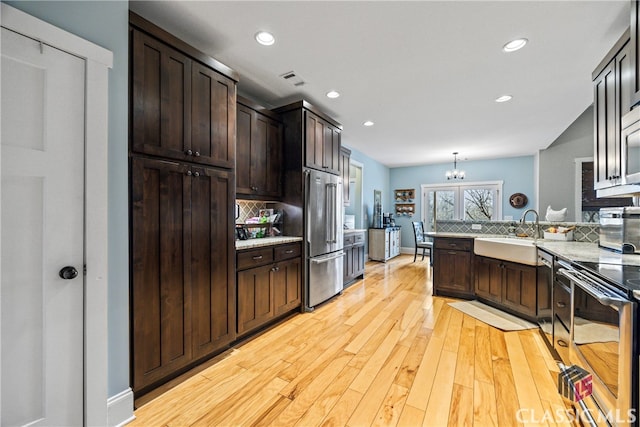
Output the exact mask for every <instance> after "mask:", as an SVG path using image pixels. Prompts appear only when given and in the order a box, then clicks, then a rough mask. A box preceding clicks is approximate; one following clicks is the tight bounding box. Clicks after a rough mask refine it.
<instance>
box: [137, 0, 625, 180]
mask: <svg viewBox="0 0 640 427" xmlns="http://www.w3.org/2000/svg"><path fill="white" fill-rule="evenodd" d="M130 8H131V10H133V11H134V12H136V13H138V14H140V15H141V16H143V17H145V18H147V19H148V20H150V21H152V22H154V23H156V24H157V25H159V26H160V27H162V28H164V29H165V30H167V31H169V32H171V33H173V34H174V35H176V36H177V37H179V38H181V39H183V40H184V41H186V42H188V43H189V44H191V45H193V46H195V47H196V48H198V49H200V50H201V51H203V52H205V53H207V54H209V55H211V56H213V57H214V58H216V59H217V60H219V61H220V62H222V63H224V64H225V65H228V66H229V67H231V68H233V69H234V70H236V71H237V72H238V73H239V74H240V82H239V84H238V90H239V93H241V94H243V95H245V96H248V97H252V98H254V99H255V100H258V101H260V102H262V103H263V104H265V106H267V107H275V106H280V105H284V104H286V103H288V102H290V101H294V100H298V99H301V98H304V99H306V100H307V101H309V102H311V103H312V104H315V105H317V106H318V107H320V108H322V109H323V110H325V111H326V112H327V113H328V114H329V115H331V116H332V117H334V118H335V119H336V120H338V121H339V122H340V123H342V124H343V126H344V131H343V136H342V141H343V143H344V144H346V145H348V146H350V147H352V148H355V149H357V150H359V151H361V152H363V153H364V154H366V155H368V156H369V157H372V158H373V159H375V160H377V161H379V162H381V163H383V164H385V165H387V166H389V167H396V166H407V165H416V164H428V163H445V162H451V161H452V160H453V155H452V152H454V151H459V152H460V157H461V158H462V159H463V160H465V159H468V160H478V159H483V158H496V157H512V156H521V155H531V154H534V153H536V152H537V151H538V150H539V149H543V148H546V147H547V146H549V145H550V144H551V143H552V142H553V141H554V140H555V139H556V138H557V137H558V136H559V135H560V134H561V133H562V132H563V131H564V130H565V129H566V128H567V127H568V126H569V125H570V124H571V123H572V122H573V121H574V120H575V119H576V118H577V117H578V116H579V115H580V114H581V113H582V112H583V111H584V110H585V109H586V108H587V107H588V106H589V105H590V104H591V103H592V100H593V93H592V86H591V72H592V71H593V69H594V68H595V67H596V66H597V65H598V63H599V62H600V60H601V59H602V58H603V57H604V55H605V54H606V53H607V52H608V51H609V49H610V48H611V47H612V46H613V44H614V43H615V42H616V40H617V39H618V38H619V37H620V35H621V34H622V33H623V32H624V30H625V29H626V28H627V27H628V25H629V1H628V0H620V1H617V0H608V1H577V0H574V1H548V2H543V1H496V2H492V1H469V2H462V1H442V2H441V1H409V2H400V1H386V2H385V1H350V2H342V1H339V2H326V1H284V2H268V1H258V2H250V1H233V2H220V1H194V2H191V1H132V2H130ZM258 30H267V31H270V32H272V33H273V34H274V35H275V37H276V43H275V44H274V45H272V46H269V47H265V46H261V45H258V44H257V43H256V42H255V39H254V34H255V33H256V32H257V31H258ZM519 37H525V38H528V39H529V44H528V45H527V46H526V47H525V48H524V49H522V50H520V51H517V52H514V53H511V54H506V53H504V52H502V49H501V48H502V46H503V45H504V44H505V43H506V42H508V41H510V40H512V39H514V38H519ZM292 70H293V71H295V72H296V73H297V74H298V75H299V76H300V77H301V78H302V80H304V81H305V84H304V85H303V86H301V87H295V86H294V85H293V84H292V83H290V82H288V81H285V80H283V79H282V78H281V77H280V75H282V74H284V73H285V72H288V71H292ZM332 89H335V90H337V91H339V92H340V93H341V95H342V96H340V97H339V98H337V99H329V98H327V97H326V96H325V94H326V92H328V91H329V90H332ZM503 94H510V95H513V100H512V101H510V102H506V103H501V104H499V103H496V102H494V99H495V98H497V97H498V96H500V95H503ZM365 120H372V121H374V122H375V125H374V126H372V127H364V126H362V123H363V122H364V121H365Z"/></svg>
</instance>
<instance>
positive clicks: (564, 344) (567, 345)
mask: <svg viewBox="0 0 640 427" xmlns="http://www.w3.org/2000/svg"><path fill="white" fill-rule="evenodd" d="M558 345H559V346H560V347H569V344H567V342H566V341H564V340H558Z"/></svg>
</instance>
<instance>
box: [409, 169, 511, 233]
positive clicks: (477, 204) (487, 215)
mask: <svg viewBox="0 0 640 427" xmlns="http://www.w3.org/2000/svg"><path fill="white" fill-rule="evenodd" d="M502 185H503V181H491V182H468V183H464V184H462V183H455V184H422V185H421V189H422V221H424V226H425V231H435V225H436V222H438V221H443V220H464V221H491V220H498V219H500V218H501V217H502V196H501V195H502Z"/></svg>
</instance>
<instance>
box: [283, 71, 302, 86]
mask: <svg viewBox="0 0 640 427" xmlns="http://www.w3.org/2000/svg"><path fill="white" fill-rule="evenodd" d="M280 77H282V78H283V79H285V80H286V81H288V82H290V83H291V84H293V85H294V86H303V85H304V80H302V78H301V77H300V76H299V75H297V74H296V73H295V71H287V72H286V73H284V74H280Z"/></svg>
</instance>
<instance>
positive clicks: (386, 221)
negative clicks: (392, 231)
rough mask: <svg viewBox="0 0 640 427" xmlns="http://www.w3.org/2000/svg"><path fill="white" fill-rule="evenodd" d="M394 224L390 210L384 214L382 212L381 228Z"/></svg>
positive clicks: (393, 225)
mask: <svg viewBox="0 0 640 427" xmlns="http://www.w3.org/2000/svg"><path fill="white" fill-rule="evenodd" d="M395 226H396V220H395V219H393V214H392V213H391V212H388V213H386V214H384V215H383V216H382V227H383V228H387V227H395Z"/></svg>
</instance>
